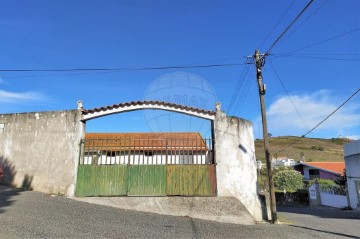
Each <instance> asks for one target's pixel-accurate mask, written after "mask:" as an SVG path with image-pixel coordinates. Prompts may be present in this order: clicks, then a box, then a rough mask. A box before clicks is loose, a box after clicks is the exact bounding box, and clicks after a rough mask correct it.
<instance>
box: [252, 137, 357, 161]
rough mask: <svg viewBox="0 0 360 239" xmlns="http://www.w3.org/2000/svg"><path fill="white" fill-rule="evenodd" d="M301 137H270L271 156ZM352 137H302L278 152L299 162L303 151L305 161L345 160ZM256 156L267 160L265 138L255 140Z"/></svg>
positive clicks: (279, 154)
mask: <svg viewBox="0 0 360 239" xmlns="http://www.w3.org/2000/svg"><path fill="white" fill-rule="evenodd" d="M299 139H300V137H295V136H282V137H271V138H270V152H271V157H274V154H275V153H276V152H278V151H279V150H281V149H283V148H285V147H288V145H290V144H291V143H293V142H295V141H297V140H299ZM351 141H352V140H351V139H346V138H333V139H317V138H302V139H301V140H300V141H299V142H297V143H296V144H294V145H292V146H290V147H289V148H287V149H285V150H284V151H282V152H279V153H278V154H277V156H278V157H280V156H287V157H288V158H292V159H294V160H295V161H296V162H298V161H299V160H300V159H301V153H303V154H304V157H305V161H314V162H315V161H333V162H334V161H339V162H341V161H344V148H343V146H344V144H346V143H349V142H351ZM255 154H256V158H257V159H260V160H261V161H263V162H264V161H265V156H264V155H265V154H264V143H263V140H255Z"/></svg>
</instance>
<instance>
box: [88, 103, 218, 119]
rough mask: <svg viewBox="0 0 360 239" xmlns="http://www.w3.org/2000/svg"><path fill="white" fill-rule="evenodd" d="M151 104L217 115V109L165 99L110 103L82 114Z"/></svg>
mask: <svg viewBox="0 0 360 239" xmlns="http://www.w3.org/2000/svg"><path fill="white" fill-rule="evenodd" d="M151 104H155V105H163V106H168V107H174V108H178V109H182V110H188V111H193V112H197V113H202V114H207V115H215V114H216V112H215V111H211V110H204V109H199V108H195V107H191V106H186V105H180V104H175V103H170V102H163V101H155V100H149V101H131V102H125V103H120V104H114V105H109V106H105V107H100V108H94V109H90V110H85V109H83V110H82V114H83V115H87V114H91V113H95V112H100V111H105V110H111V109H117V108H122V107H125V106H126V107H127V106H132V105H151Z"/></svg>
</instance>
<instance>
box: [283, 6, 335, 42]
mask: <svg viewBox="0 0 360 239" xmlns="http://www.w3.org/2000/svg"><path fill="white" fill-rule="evenodd" d="M328 1H329V0H326V1H325V2H324V3H323V4H322V5H320V6H319V7H318V8H317V9H315V11H313V12H312V13H311V14H310V15H309V16H308V17H307V18H305V19H304V21H302V22H301V23H300V24H299V25H298V26H296V27H295V28H294V30H292V31H291V32H290V33H289V34H287V35H286V37H285V38H284V39H282V41H285V40H286V39H288V38H289V37H290V36H291V35H293V34H294V33H295V32H296V31H297V30H299V29H300V27H301V26H302V25H304V23H305V22H307V21H308V20H309V19H310V18H311V17H313V16H314V15H315V14H316V13H317V12H318V11H319V10H320V9H321V8H322V7H323V6H324V5H325V4H326V3H327V2H328Z"/></svg>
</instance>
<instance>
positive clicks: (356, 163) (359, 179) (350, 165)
mask: <svg viewBox="0 0 360 239" xmlns="http://www.w3.org/2000/svg"><path fill="white" fill-rule="evenodd" d="M344 156H345V164H346V178H347V187H348V196H349V203H350V206H351V207H352V208H354V209H355V208H358V209H360V140H356V141H354V142H351V143H349V144H345V145H344Z"/></svg>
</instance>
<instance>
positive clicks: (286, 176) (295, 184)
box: [274, 169, 304, 192]
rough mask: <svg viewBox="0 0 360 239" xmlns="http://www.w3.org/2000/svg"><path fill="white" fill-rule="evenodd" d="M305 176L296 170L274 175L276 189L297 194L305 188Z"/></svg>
mask: <svg viewBox="0 0 360 239" xmlns="http://www.w3.org/2000/svg"><path fill="white" fill-rule="evenodd" d="M302 180H303V175H302V174H301V173H300V172H298V171H296V170H292V169H289V170H284V171H280V172H277V173H276V174H275V175H274V184H275V187H276V189H278V190H281V191H284V192H296V191H297V190H299V189H303V188H304V183H303V181H302Z"/></svg>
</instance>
